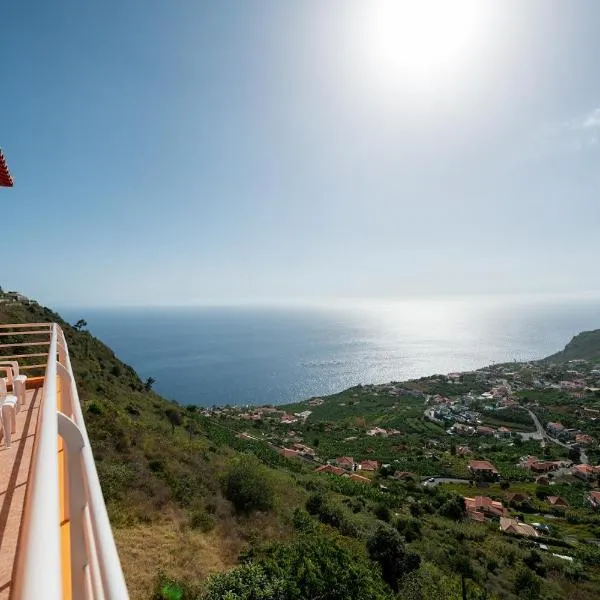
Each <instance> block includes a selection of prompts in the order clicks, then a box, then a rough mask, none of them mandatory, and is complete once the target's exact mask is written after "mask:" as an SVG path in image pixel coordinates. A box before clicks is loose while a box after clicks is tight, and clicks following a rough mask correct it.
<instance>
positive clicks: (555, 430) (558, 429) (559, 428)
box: [546, 421, 565, 435]
mask: <svg viewBox="0 0 600 600" xmlns="http://www.w3.org/2000/svg"><path fill="white" fill-rule="evenodd" d="M564 430H565V426H564V425H563V424H562V423H559V422H558V421H557V422H552V421H551V422H550V423H547V424H546V431H547V432H548V433H549V434H550V435H559V434H561V433H562V432H563V431H564Z"/></svg>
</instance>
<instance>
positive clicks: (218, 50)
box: [0, 0, 600, 306]
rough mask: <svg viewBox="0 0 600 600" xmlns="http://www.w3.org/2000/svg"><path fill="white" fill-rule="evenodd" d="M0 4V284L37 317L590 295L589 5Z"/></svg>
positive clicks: (598, 185) (598, 45)
mask: <svg viewBox="0 0 600 600" xmlns="http://www.w3.org/2000/svg"><path fill="white" fill-rule="evenodd" d="M34 4H35V7H33V6H32V4H31V3H14V4H13V5H10V6H6V7H4V8H3V11H2V19H1V20H0V51H1V56H2V57H3V84H2V106H3V110H2V112H1V113H0V119H1V121H0V146H1V147H2V148H3V150H4V153H5V156H6V159H7V162H8V164H9V167H10V169H11V172H12V174H13V176H14V179H15V187H14V189H0V201H2V203H3V207H4V212H3V215H4V224H5V226H4V247H5V248H6V249H7V255H8V256H10V259H9V261H5V263H4V268H3V271H2V278H1V280H0V284H1V285H2V286H3V287H4V288H5V289H6V288H8V289H18V290H20V291H22V292H23V293H25V294H27V295H29V296H31V297H34V298H36V299H39V300H40V301H41V302H43V303H44V304H47V305H58V306H99V305H107V306H109V305H115V306H121V305H173V304H194V303H201V304H202V303H220V302H223V303H232V302H240V301H255V302H256V301H258V300H259V299H265V300H270V301H275V302H277V301H284V300H285V299H306V300H310V299H317V300H319V301H326V300H327V299H339V298H346V299H348V298H350V299H352V298H364V297H368V298H397V297H406V296H428V295H468V294H483V295H492V296H493V295H494V294H536V293H540V294H542V293H543V294H546V293H558V294H565V293H568V294H573V293H578V292H587V291H593V290H600V282H599V280H598V278H599V274H598V268H597V260H598V259H597V257H598V256H599V255H600V235H598V231H599V226H600V202H599V201H598V197H599V195H598V193H599V191H600V77H599V74H600V67H599V66H598V57H599V56H600V37H599V36H598V35H597V32H598V23H600V3H598V2H596V1H595V0H573V1H571V2H568V3H567V2H560V1H559V0H532V1H530V2H527V3H523V2H520V1H518V0H488V1H481V0H453V2H447V1H436V0H421V1H419V2H410V1H403V0H379V1H372V2H361V1H358V0H331V1H330V2H326V3H325V2H318V1H317V0H306V1H305V2H302V3H299V2H292V1H280V2H275V1H270V2H268V1H262V0H257V1H256V2H252V3H249V2H245V1H243V0H237V1H236V0H223V1H222V2H218V3H197V2H193V1H192V0H182V1H181V2H176V3H165V2H157V1H155V0H144V1H142V0H132V1H131V2H126V3H121V2H115V1H111V2H105V3H101V4H98V5H95V6H86V5H82V4H81V3H78V2H75V1H74V0H59V1H58V2H54V3H51V4H47V3H41V2H40V3H34Z"/></svg>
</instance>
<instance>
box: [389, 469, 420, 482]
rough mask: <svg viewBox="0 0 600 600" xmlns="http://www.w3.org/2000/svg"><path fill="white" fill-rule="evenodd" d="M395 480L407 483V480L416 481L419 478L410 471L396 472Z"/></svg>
mask: <svg viewBox="0 0 600 600" xmlns="http://www.w3.org/2000/svg"><path fill="white" fill-rule="evenodd" d="M394 479H399V480H400V481H406V480H407V479H412V480H414V481H416V480H417V476H416V475H415V474H414V473H411V472H410V471H396V472H395V473H394Z"/></svg>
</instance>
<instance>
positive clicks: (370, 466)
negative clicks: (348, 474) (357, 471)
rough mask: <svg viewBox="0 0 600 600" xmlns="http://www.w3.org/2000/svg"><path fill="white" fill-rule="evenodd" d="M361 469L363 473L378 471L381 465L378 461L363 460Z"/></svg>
mask: <svg viewBox="0 0 600 600" xmlns="http://www.w3.org/2000/svg"><path fill="white" fill-rule="evenodd" d="M360 468H361V470H363V471H377V469H379V463H378V462H377V461H376V460H363V461H361V463H360Z"/></svg>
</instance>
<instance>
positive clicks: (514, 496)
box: [505, 492, 530, 504]
mask: <svg viewBox="0 0 600 600" xmlns="http://www.w3.org/2000/svg"><path fill="white" fill-rule="evenodd" d="M505 498H506V501H507V502H508V503H509V504H513V503H516V504H520V503H521V502H529V500H530V497H529V496H528V495H527V494H520V493H518V492H509V493H508V494H505Z"/></svg>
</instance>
